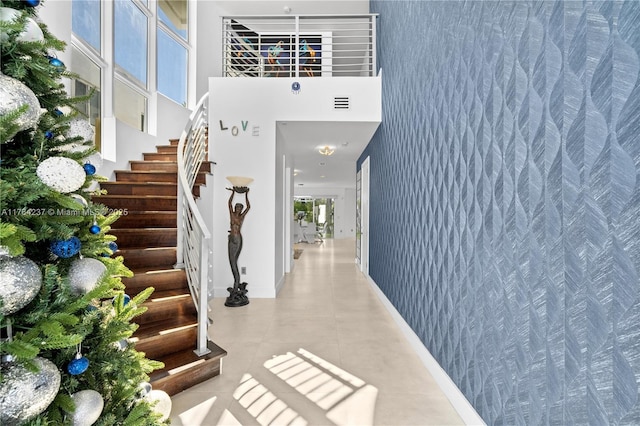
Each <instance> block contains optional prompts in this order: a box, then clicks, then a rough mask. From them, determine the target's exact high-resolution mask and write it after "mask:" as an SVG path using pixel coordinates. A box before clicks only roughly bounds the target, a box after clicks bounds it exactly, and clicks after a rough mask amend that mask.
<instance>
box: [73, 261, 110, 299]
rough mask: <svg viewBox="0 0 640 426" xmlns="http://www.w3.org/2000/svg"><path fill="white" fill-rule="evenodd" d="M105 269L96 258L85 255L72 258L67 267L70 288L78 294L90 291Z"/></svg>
mask: <svg viewBox="0 0 640 426" xmlns="http://www.w3.org/2000/svg"><path fill="white" fill-rule="evenodd" d="M106 271H107V267H106V266H104V263H102V262H100V261H99V260H97V259H93V258H90V257H85V258H82V259H76V260H74V261H73V263H72V264H71V268H69V284H70V285H71V290H72V291H73V292H74V293H75V294H78V295H82V294H86V293H88V292H90V291H91V290H93V289H94V287H95V286H96V285H97V284H98V281H99V280H100V278H102V276H103V275H104V273H105V272H106Z"/></svg>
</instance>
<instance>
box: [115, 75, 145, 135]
mask: <svg viewBox="0 0 640 426" xmlns="http://www.w3.org/2000/svg"><path fill="white" fill-rule="evenodd" d="M114 89H115V96H114V110H115V113H116V117H117V118H118V120H120V121H123V122H125V123H127V124H129V125H130V126H132V127H135V128H136V129H138V130H140V131H141V132H144V131H145V128H146V126H145V123H146V121H145V120H146V116H147V98H146V96H144V95H143V94H141V93H140V92H138V91H137V90H135V89H134V88H133V87H131V86H129V85H128V84H126V83H124V82H123V81H121V80H119V79H116V81H115V86H114Z"/></svg>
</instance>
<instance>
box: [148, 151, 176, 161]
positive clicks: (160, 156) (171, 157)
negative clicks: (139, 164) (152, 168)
mask: <svg viewBox="0 0 640 426" xmlns="http://www.w3.org/2000/svg"><path fill="white" fill-rule="evenodd" d="M142 158H143V159H144V161H178V154H177V153H159V152H146V153H144V154H142Z"/></svg>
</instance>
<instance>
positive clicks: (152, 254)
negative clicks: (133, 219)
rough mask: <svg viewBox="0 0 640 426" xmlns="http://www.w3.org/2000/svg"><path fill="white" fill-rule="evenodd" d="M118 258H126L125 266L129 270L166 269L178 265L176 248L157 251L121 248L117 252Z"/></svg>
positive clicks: (158, 249)
mask: <svg viewBox="0 0 640 426" xmlns="http://www.w3.org/2000/svg"><path fill="white" fill-rule="evenodd" d="M116 255H117V256H123V257H124V264H125V265H126V266H127V267H128V268H129V269H137V268H143V267H144V268H153V267H160V268H161V269H166V268H167V267H169V266H173V265H175V264H176V261H177V260H176V249H175V247H167V248H157V249H155V248H154V249H146V250H145V249H132V250H126V249H124V250H123V247H120V248H119V250H118V251H117V252H116Z"/></svg>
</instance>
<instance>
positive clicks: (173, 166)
mask: <svg viewBox="0 0 640 426" xmlns="http://www.w3.org/2000/svg"><path fill="white" fill-rule="evenodd" d="M130 167H131V170H141V171H142V170H146V171H154V172H155V171H167V172H177V171H178V164H177V163H164V162H160V161H131V162H130Z"/></svg>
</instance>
